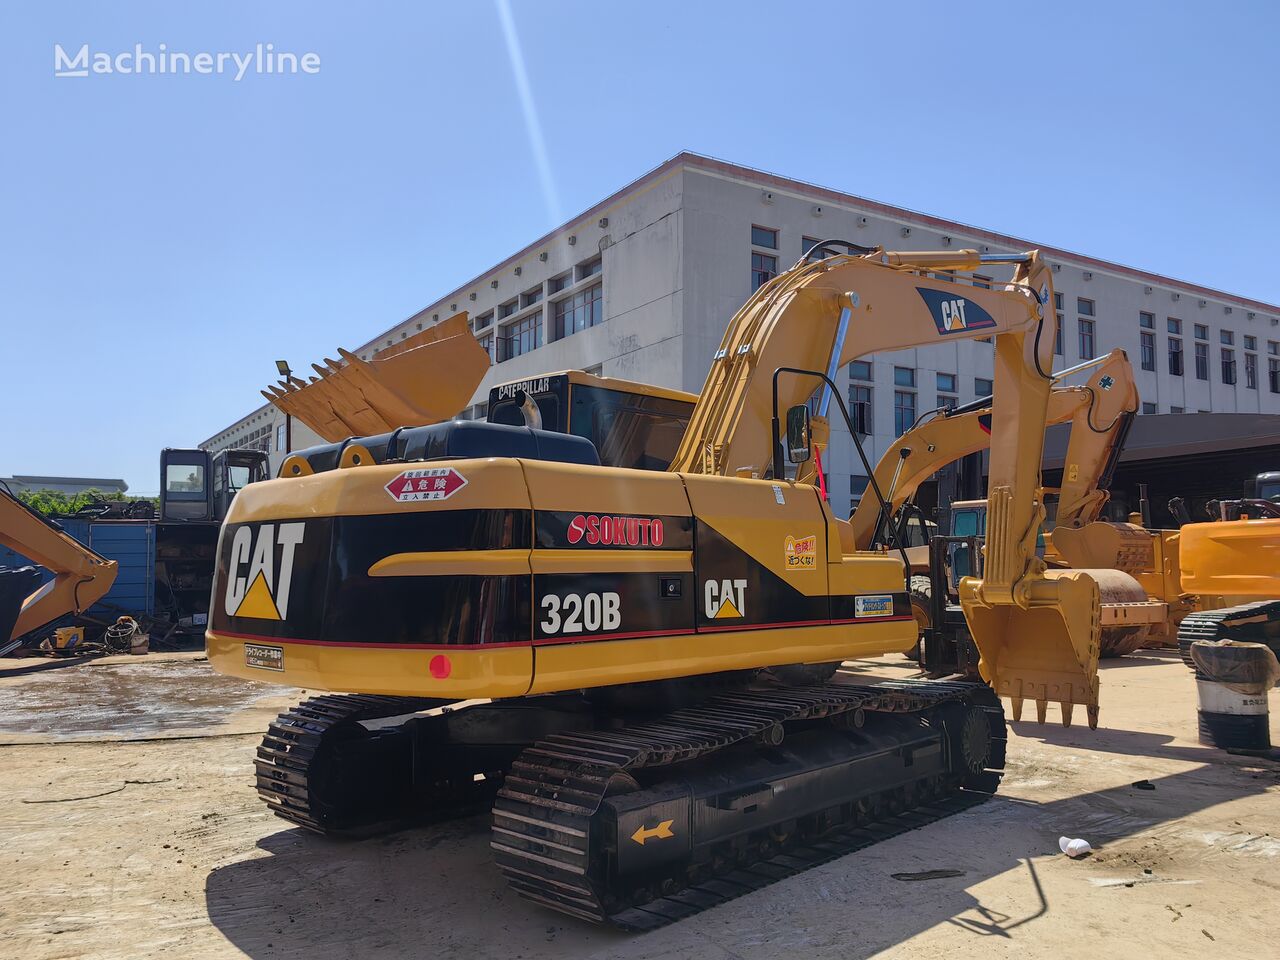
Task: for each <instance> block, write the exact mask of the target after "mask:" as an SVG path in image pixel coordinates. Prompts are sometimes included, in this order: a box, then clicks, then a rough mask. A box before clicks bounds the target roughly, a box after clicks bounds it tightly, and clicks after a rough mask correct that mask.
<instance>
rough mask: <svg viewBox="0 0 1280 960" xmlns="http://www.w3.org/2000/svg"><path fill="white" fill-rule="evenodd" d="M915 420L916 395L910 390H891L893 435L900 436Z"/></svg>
mask: <svg viewBox="0 0 1280 960" xmlns="http://www.w3.org/2000/svg"><path fill="white" fill-rule="evenodd" d="M915 422H916V395H915V393H914V392H913V391H911V390H895V391H893V431H894V432H893V435H894V436H895V437H900V436H902V435H903V434H904V433H906V432H907V431H908V430H910V429H911V426H912V424H914V423H915Z"/></svg>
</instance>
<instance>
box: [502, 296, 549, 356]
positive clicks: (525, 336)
mask: <svg viewBox="0 0 1280 960" xmlns="http://www.w3.org/2000/svg"><path fill="white" fill-rule="evenodd" d="M557 306H559V304H557ZM540 346H542V311H541V310H535V311H534V312H533V313H531V314H529V315H528V316H527V317H521V318H520V319H519V320H517V321H516V322H515V323H511V324H508V325H507V326H505V327H503V328H502V336H501V337H500V338H499V339H498V362H499V363H502V362H503V361H504V360H510V359H511V358H512V357H518V356H520V355H521V354H525V353H528V352H529V351H531V350H537V349H538V347H540Z"/></svg>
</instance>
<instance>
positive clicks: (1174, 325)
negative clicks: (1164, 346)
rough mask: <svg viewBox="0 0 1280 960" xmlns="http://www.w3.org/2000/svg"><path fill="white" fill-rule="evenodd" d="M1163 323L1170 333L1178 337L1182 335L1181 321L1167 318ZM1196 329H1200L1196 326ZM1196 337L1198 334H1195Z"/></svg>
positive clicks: (1175, 318)
mask: <svg viewBox="0 0 1280 960" xmlns="http://www.w3.org/2000/svg"><path fill="white" fill-rule="evenodd" d="M1165 323H1166V324H1167V325H1168V327H1169V332H1170V333H1176V334H1178V335H1179V336H1181V335H1182V321H1181V320H1179V319H1178V318H1177V317H1169V318H1167V319H1166V320H1165ZM1196 329H1197V330H1198V329H1200V328H1199V326H1198V325H1197V327H1196ZM1196 336H1199V334H1198V333H1197V334H1196Z"/></svg>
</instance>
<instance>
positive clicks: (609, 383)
mask: <svg viewBox="0 0 1280 960" xmlns="http://www.w3.org/2000/svg"><path fill="white" fill-rule="evenodd" d="M696 400H697V397H696V396H695V395H694V394H690V393H684V392H682V391H679V390H668V389H665V388H662V387H655V386H652V385H650V384H646V383H635V382H633V381H630V380H619V379H615V378H612V377H601V376H597V375H595V374H590V373H586V372H584V371H581V370H571V371H565V372H562V373H554V374H548V375H547V376H543V377H532V378H530V379H528V380H519V381H514V382H512V383H504V384H499V385H498V386H496V387H493V388H492V389H490V391H489V404H488V420H489V422H490V423H501V424H507V425H509V426H528V427H535V428H541V429H544V430H551V431H554V432H556V433H568V434H573V435H574V436H578V437H584V438H586V439H587V440H590V441H591V442H592V443H594V444H595V446H596V450H597V451H599V454H600V462H601V463H602V464H604V465H605V466H609V467H630V468H632V469H636V470H666V469H667V467H668V466H670V464H671V460H672V458H673V457H674V456H675V454H676V450H677V449H678V448H679V446H680V441H681V439H683V437H684V431H685V428H686V427H687V426H688V424H689V418H690V416H692V414H693V405H694V402H695V401H696Z"/></svg>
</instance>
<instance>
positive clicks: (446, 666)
mask: <svg viewBox="0 0 1280 960" xmlns="http://www.w3.org/2000/svg"><path fill="white" fill-rule="evenodd" d="M427 669H428V670H430V671H431V675H432V676H433V677H435V678H436V679H437V680H443V679H445V678H446V677H448V676H449V674H451V673H453V664H452V663H450V662H449V658H448V657H446V656H445V655H444V654H442V653H437V654H436V655H435V656H434V657H432V658H431V662H430V663H428V664H427Z"/></svg>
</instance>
